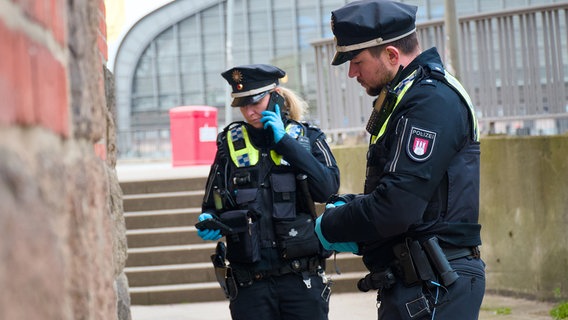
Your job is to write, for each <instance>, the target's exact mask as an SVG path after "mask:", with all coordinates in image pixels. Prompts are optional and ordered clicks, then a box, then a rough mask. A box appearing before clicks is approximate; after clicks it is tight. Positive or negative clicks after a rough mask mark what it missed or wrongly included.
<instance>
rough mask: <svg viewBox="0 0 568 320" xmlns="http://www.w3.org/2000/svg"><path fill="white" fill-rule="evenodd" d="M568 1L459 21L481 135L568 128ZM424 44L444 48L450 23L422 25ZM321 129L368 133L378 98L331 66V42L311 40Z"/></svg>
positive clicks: (466, 78)
mask: <svg viewBox="0 0 568 320" xmlns="http://www.w3.org/2000/svg"><path fill="white" fill-rule="evenodd" d="M567 25H568V5H567V4H566V3H563V4H554V5H547V6H538V7H530V8H526V9H521V10H511V11H502V12H497V13H491V14H478V15H474V16H466V17H460V18H459V29H460V30H459V34H460V48H459V56H460V68H459V70H461V71H460V74H459V75H457V76H458V77H459V79H460V81H461V82H462V83H463V85H464V86H465V88H466V89H467V90H468V92H469V93H470V95H471V98H472V100H473V102H474V104H475V106H476V111H477V113H478V118H479V123H480V128H481V130H482V134H490V133H500V134H522V135H526V134H530V135H540V134H561V133H564V132H566V131H568V96H567V92H568V65H567V64H568V45H567V43H568V34H567ZM417 33H418V36H419V39H420V42H421V46H422V48H423V49H427V48H430V47H432V46H436V47H437V48H438V51H439V52H440V53H441V54H443V53H444V52H445V50H446V48H445V45H444V43H445V39H444V37H445V35H444V22H443V20H440V21H430V22H427V23H422V24H418V25H417ZM312 44H313V46H314V48H315V55H316V59H315V60H316V72H317V82H318V89H317V91H318V95H317V109H318V117H319V121H320V123H319V125H320V127H321V128H322V129H323V130H324V131H325V132H326V133H328V135H331V136H337V135H339V134H342V133H349V132H351V133H353V132H355V133H361V132H364V127H365V123H366V121H367V117H368V115H369V114H370V112H371V103H372V99H373V98H372V97H369V96H367V94H366V93H365V92H364V90H363V89H362V88H361V87H360V85H359V83H357V81H355V80H353V79H349V78H348V77H347V71H348V70H347V68H348V63H346V64H344V65H341V66H338V67H336V66H331V65H330V62H331V59H332V57H333V54H334V52H335V47H334V43H333V40H332V39H325V40H321V41H317V42H314V43H312Z"/></svg>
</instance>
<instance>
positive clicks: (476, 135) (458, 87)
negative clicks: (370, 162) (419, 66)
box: [371, 71, 479, 144]
mask: <svg viewBox="0 0 568 320" xmlns="http://www.w3.org/2000/svg"><path fill="white" fill-rule="evenodd" d="M413 74H414V73H412V74H411V75H410V76H409V77H411V76H412V75H413ZM445 78H446V80H447V81H448V83H449V84H450V85H451V86H452V87H454V88H455V89H456V90H457V91H458V92H459V93H460V95H461V96H462V97H463V98H464V100H465V102H466V103H467V106H468V108H469V111H470V114H471V117H472V122H473V130H474V137H473V138H474V140H475V141H479V127H478V123H477V116H476V114H475V109H474V107H473V102H472V100H471V97H470V96H469V94H468V93H467V91H466V90H465V88H464V87H463V86H462V84H461V83H460V82H459V81H458V80H457V79H456V78H455V77H454V76H453V75H451V74H450V73H448V72H447V71H446V72H445ZM413 82H414V80H412V81H409V82H408V83H407V84H405V85H404V87H403V88H402V90H401V91H400V93H399V94H398V97H397V99H396V104H395V105H394V107H393V112H394V109H396V107H397V106H398V103H399V102H400V100H401V99H402V97H403V96H404V94H405V93H406V91H407V90H408V88H410V86H411V85H412V83H413ZM391 114H392V113H391ZM389 120H390V115H389V116H388V117H387V120H386V121H385V123H384V124H383V126H382V127H381V129H380V130H379V133H378V134H377V135H376V136H371V144H374V143H376V142H377V140H379V138H380V137H382V136H383V135H384V134H385V130H386V127H387V124H388V123H389Z"/></svg>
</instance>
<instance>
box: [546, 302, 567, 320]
mask: <svg viewBox="0 0 568 320" xmlns="http://www.w3.org/2000/svg"><path fill="white" fill-rule="evenodd" d="M550 315H551V316H552V317H553V318H554V320H563V319H568V302H563V303H561V304H559V305H557V306H556V307H554V308H552V310H550Z"/></svg>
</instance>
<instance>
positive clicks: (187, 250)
mask: <svg viewBox="0 0 568 320" xmlns="http://www.w3.org/2000/svg"><path fill="white" fill-rule="evenodd" d="M216 245H217V243H216V242H210V243H201V244H191V245H177V246H158V247H147V248H129V249H128V259H126V266H127V267H140V266H159V265H171V264H184V263H198V262H206V261H211V258H210V257H211V254H212V253H213V252H214V251H215V246H216Z"/></svg>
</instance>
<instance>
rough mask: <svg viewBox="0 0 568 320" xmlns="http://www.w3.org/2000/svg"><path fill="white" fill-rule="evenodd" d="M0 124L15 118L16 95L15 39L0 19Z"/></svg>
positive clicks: (10, 121)
mask: <svg viewBox="0 0 568 320" xmlns="http://www.w3.org/2000/svg"><path fill="white" fill-rule="evenodd" d="M0 39H3V40H2V41H0V52H2V58H1V59H0V97H2V103H0V124H11V123H13V122H14V121H15V120H16V110H17V108H16V106H17V100H16V98H17V97H18V94H17V92H15V88H14V73H15V71H14V65H15V64H16V58H17V56H18V55H17V53H16V52H15V51H14V50H13V47H14V46H15V39H14V36H13V34H12V31H11V30H9V29H8V28H7V27H6V25H5V24H4V23H3V22H2V21H1V20H0Z"/></svg>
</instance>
